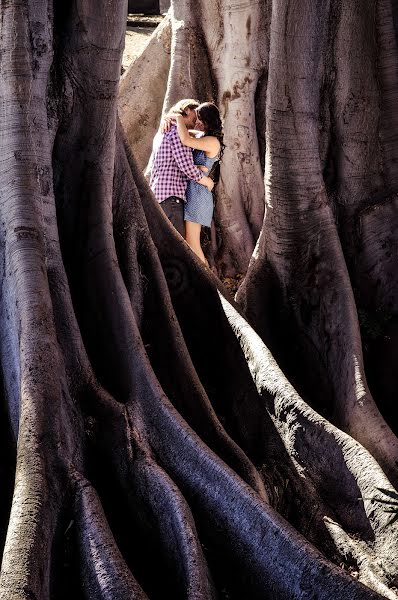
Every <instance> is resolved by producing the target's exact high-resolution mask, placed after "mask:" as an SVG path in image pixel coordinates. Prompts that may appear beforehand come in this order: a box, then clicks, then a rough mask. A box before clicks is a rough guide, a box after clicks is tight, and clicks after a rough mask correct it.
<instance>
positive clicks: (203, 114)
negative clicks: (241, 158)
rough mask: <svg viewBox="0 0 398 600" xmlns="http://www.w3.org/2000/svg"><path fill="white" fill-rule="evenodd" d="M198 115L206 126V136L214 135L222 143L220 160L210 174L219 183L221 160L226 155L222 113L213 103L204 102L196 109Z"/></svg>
mask: <svg viewBox="0 0 398 600" xmlns="http://www.w3.org/2000/svg"><path fill="white" fill-rule="evenodd" d="M196 115H197V117H198V118H199V119H200V120H201V121H202V123H203V125H204V133H205V135H212V136H214V137H216V138H217V139H218V141H219V142H220V156H219V159H218V161H216V162H215V163H214V165H213V167H212V168H211V171H210V173H209V177H211V179H213V180H214V181H215V182H216V183H217V182H218V180H219V179H220V160H221V158H222V155H223V154H224V148H225V145H224V135H223V128H222V121H221V117H220V111H219V110H218V108H217V106H216V105H215V104H213V102H203V104H200V106H198V108H197V109H196Z"/></svg>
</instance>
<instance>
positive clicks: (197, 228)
mask: <svg viewBox="0 0 398 600" xmlns="http://www.w3.org/2000/svg"><path fill="white" fill-rule="evenodd" d="M196 117H197V119H196V125H195V127H196V129H197V130H199V131H193V132H189V131H188V129H187V128H186V126H185V123H184V120H183V118H182V116H181V115H178V114H174V115H173V118H175V120H176V122H177V130H178V135H179V137H180V140H181V143H182V144H184V146H188V147H189V148H192V149H193V159H194V163H195V164H196V165H197V166H199V167H201V168H202V170H203V171H204V169H205V168H207V169H208V171H206V172H210V170H211V168H212V167H213V165H214V163H215V162H216V161H218V160H220V158H221V154H222V151H223V148H224V145H223V134H222V123H221V118H220V112H219V110H218V108H217V106H216V105H215V104H212V103H211V102H204V103H203V104H200V105H199V107H198V108H197V109H196ZM199 133H203V135H202V136H201V137H196V135H198V134H199ZM186 199H187V201H186V203H185V207H184V221H185V239H186V241H187V243H188V244H189V246H190V247H191V248H192V250H193V251H194V252H195V254H196V255H197V256H198V257H199V258H200V259H201V260H202V261H203V262H204V263H205V264H206V265H208V262H207V260H206V258H205V255H204V254H203V250H202V247H201V245H200V232H201V229H202V225H204V226H206V227H210V225H211V220H212V218H213V208H214V203H213V195H212V193H211V192H210V191H209V190H208V189H207V188H206V187H205V186H203V185H200V184H199V183H196V181H193V180H189V181H188V185H187V192H186Z"/></svg>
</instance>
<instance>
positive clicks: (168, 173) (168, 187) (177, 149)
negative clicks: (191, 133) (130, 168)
mask: <svg viewBox="0 0 398 600" xmlns="http://www.w3.org/2000/svg"><path fill="white" fill-rule="evenodd" d="M198 106H199V103H198V102H197V101H196V100H192V99H185V100H180V101H179V102H177V104H175V105H174V106H173V107H172V108H171V109H170V113H179V114H181V115H182V116H183V118H184V121H185V124H186V126H187V127H188V128H189V129H193V128H194V126H195V123H196V112H195V109H196V108H197V107H198ZM188 179H193V180H194V181H197V182H198V183H200V184H202V185H205V186H206V187H207V188H208V189H209V190H210V191H211V190H212V189H213V186H214V182H213V181H212V180H211V179H210V178H209V177H207V176H204V175H203V172H202V171H201V170H200V169H198V168H197V167H196V166H195V165H194V162H193V158H192V150H191V148H188V147H187V146H184V145H183V144H182V143H181V141H180V138H179V136H178V133H177V127H176V125H172V126H171V128H170V129H169V131H167V132H165V133H161V132H160V131H158V133H157V134H156V136H155V138H154V140H153V150H152V157H151V178H150V182H149V184H150V186H151V189H152V191H153V193H154V194H155V197H156V199H157V201H158V202H159V203H160V206H161V207H162V209H163V210H164V212H165V213H166V215H167V217H168V218H169V220H170V221H171V223H172V224H173V225H174V227H175V228H176V229H177V231H178V232H179V233H180V234H181V235H182V236H184V233H185V227H184V202H185V191H186V187H187V182H188Z"/></svg>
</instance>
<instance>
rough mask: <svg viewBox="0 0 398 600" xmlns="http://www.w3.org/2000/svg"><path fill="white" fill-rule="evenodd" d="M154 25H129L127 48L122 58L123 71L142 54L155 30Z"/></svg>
mask: <svg viewBox="0 0 398 600" xmlns="http://www.w3.org/2000/svg"><path fill="white" fill-rule="evenodd" d="M154 30H155V29H154V28H153V27H127V30H126V41H125V44H126V45H125V48H124V52H123V58H122V71H123V72H124V71H125V70H126V69H127V68H128V67H129V66H130V64H131V63H132V62H133V60H135V59H136V58H137V56H139V55H140V54H141V52H142V51H143V50H144V48H145V46H146V45H147V43H148V41H149V38H150V37H151V35H152V33H153V32H154Z"/></svg>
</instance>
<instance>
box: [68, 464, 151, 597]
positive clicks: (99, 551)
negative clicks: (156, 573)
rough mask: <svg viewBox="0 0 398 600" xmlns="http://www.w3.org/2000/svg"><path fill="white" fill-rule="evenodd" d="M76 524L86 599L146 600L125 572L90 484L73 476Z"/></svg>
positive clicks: (134, 581)
mask: <svg viewBox="0 0 398 600" xmlns="http://www.w3.org/2000/svg"><path fill="white" fill-rule="evenodd" d="M74 479H75V483H76V488H75V519H76V525H77V533H78V541H79V551H80V556H81V561H80V562H81V569H82V576H83V581H84V590H85V594H86V596H87V598H89V599H90V600H114V599H115V598H117V599H118V600H148V597H147V596H146V594H145V593H144V591H143V590H142V589H141V587H140V585H139V584H138V583H137V581H136V580H135V579H134V577H133V575H132V574H131V572H130V571H129V569H128V567H127V565H126V563H125V561H124V559H123V557H122V555H121V553H120V551H119V549H118V547H117V545H116V542H115V540H114V537H113V535H112V532H111V530H110V528H109V526H108V524H107V521H106V517H105V514H104V512H103V510H102V507H101V503H100V500H99V498H98V496H97V493H96V492H95V490H94V488H93V487H92V486H91V484H90V483H89V482H88V481H87V480H86V479H85V478H84V477H83V476H81V475H79V474H75V475H74Z"/></svg>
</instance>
